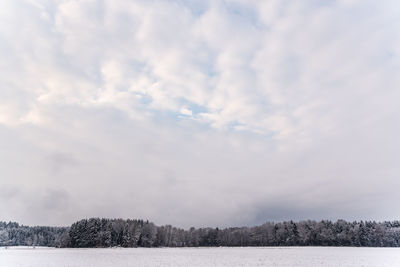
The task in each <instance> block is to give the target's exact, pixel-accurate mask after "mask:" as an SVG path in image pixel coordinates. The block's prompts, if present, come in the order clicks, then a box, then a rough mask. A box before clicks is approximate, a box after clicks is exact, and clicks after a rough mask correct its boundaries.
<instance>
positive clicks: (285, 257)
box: [0, 247, 400, 267]
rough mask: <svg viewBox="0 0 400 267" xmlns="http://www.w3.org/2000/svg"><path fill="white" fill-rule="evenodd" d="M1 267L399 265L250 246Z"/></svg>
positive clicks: (129, 251)
mask: <svg viewBox="0 0 400 267" xmlns="http://www.w3.org/2000/svg"><path fill="white" fill-rule="evenodd" d="M0 266H4V267H92V266H93V267H94V266H96V267H105V266H115V267H122V266H123V267H134V266H307V267H313V266H328V267H329V266H335V267H336V266H350V267H351V266H365V267H369V266H374V267H376V266H378V267H379V266H382V267H385V266H388V267H389V266H390V267H393V266H400V248H348V247H256V248H254V247H252V248H248V247H247V248H109V249H54V248H37V247H36V248H29V247H10V248H8V249H5V248H1V249H0Z"/></svg>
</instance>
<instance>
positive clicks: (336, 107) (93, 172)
mask: <svg viewBox="0 0 400 267" xmlns="http://www.w3.org/2000/svg"><path fill="white" fill-rule="evenodd" d="M399 53H400V4H399V3H398V1H395V0H393V1H390V0H387V1H368V0H359V1H357V0H340V1H339V0H338V1H322V0H321V1H317V0H309V1H273V0H269V1H267V0H266V1H245V0H232V1H228V0H225V1H222V0H221V1H219V0H215V1H212V0H211V1H200V0H198V1H196V0H188V1H184V0H176V1H173V0H168V1H167V0H165V1H161V0H160V1H144V0H138V1H125V0H103V1H100V0H99V1H97V0H84V1H75V0H69V1H68V0H65V1H50V0H47V1H46V0H43V1H39V0H37V1H35V0H18V1H15V0H1V1H0V216H1V217H0V220H5V221H8V220H14V221H18V222H20V223H23V224H29V225H36V224H39V225H69V224H70V223H72V222H74V221H75V220H78V219H81V218H87V217H111V218H113V217H122V218H143V219H149V220H151V221H153V222H155V223H156V224H159V225H160V224H167V223H168V224H173V225H176V226H181V227H189V226H195V227H199V226H239V225H255V224H259V223H262V222H264V221H266V220H275V221H279V220H290V219H293V220H301V219H334V220H336V219H339V218H343V219H347V220H353V219H371V220H392V219H399V218H400V209H398V203H399V202H400V194H399V188H400V179H399V178H400V177H399V175H400V162H399V161H400V155H399V153H400V152H399V151H400V142H399V136H400V107H399V101H400V88H399V85H400V75H399V72H400V61H399V59H400V57H399V56H400V54H399Z"/></svg>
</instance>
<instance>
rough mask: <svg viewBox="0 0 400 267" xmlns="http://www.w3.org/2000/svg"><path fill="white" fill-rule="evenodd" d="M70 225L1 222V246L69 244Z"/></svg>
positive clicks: (56, 245)
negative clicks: (50, 225)
mask: <svg viewBox="0 0 400 267" xmlns="http://www.w3.org/2000/svg"><path fill="white" fill-rule="evenodd" d="M68 230H69V228H68V227H47V226H34V227H29V226H23V225H19V224H18V223H16V222H9V223H6V222H0V246H47V247H62V246H65V247H66V246H68V245H69V243H68V242H69V234H68Z"/></svg>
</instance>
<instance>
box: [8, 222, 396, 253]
mask: <svg viewBox="0 0 400 267" xmlns="http://www.w3.org/2000/svg"><path fill="white" fill-rule="evenodd" d="M0 245H1V246H15V245H28V246H35V245H36V246H53V247H73V248H85V247H209V246H356V247H359V246H365V247H400V222H399V221H393V222H375V221H359V222H346V221H344V220H338V221H336V222H332V221H329V220H323V221H318V222H317V221H311V220H307V221H300V222H293V221H288V222H278V223H274V222H267V223H264V224H263V225H260V226H255V227H231V228H224V229H219V228H199V229H195V228H193V227H192V228H190V229H189V230H184V229H180V228H176V227H173V226H171V225H166V226H156V225H155V224H153V223H151V222H148V221H143V220H123V219H100V218H91V219H84V220H80V221H78V222H76V223H74V224H72V225H71V227H27V226H19V225H18V224H17V223H0Z"/></svg>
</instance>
